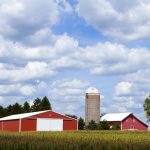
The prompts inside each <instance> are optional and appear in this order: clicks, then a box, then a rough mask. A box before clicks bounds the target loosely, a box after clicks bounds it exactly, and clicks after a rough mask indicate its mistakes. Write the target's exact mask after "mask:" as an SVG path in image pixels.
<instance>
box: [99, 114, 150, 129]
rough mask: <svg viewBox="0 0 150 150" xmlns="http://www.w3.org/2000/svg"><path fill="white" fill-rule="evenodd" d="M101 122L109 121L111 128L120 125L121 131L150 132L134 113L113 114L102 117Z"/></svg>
mask: <svg viewBox="0 0 150 150" xmlns="http://www.w3.org/2000/svg"><path fill="white" fill-rule="evenodd" d="M100 120H101V121H104V120H105V121H108V122H109V126H110V128H113V126H114V125H115V124H119V126H120V128H121V130H143V131H147V130H148V125H147V124H145V123H144V122H143V121H141V120H140V119H138V118H137V117H135V115H133V113H111V114H105V115H103V116H102V117H101V119H100Z"/></svg>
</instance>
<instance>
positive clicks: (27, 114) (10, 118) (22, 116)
mask: <svg viewBox="0 0 150 150" xmlns="http://www.w3.org/2000/svg"><path fill="white" fill-rule="evenodd" d="M47 111H50V110H44V111H38V112H31V113H23V114H17V115H11V116H7V117H4V118H0V121H3V120H15V119H22V118H26V117H30V116H33V115H38V114H40V113H44V112H47Z"/></svg>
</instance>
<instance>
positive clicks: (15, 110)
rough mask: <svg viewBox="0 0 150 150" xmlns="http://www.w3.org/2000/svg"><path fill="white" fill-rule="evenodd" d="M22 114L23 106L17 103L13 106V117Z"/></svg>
mask: <svg viewBox="0 0 150 150" xmlns="http://www.w3.org/2000/svg"><path fill="white" fill-rule="evenodd" d="M21 112H22V106H21V105H19V104H18V103H15V104H14V105H12V108H11V115H13V114H20V113H21Z"/></svg>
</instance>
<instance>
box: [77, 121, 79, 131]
mask: <svg viewBox="0 0 150 150" xmlns="http://www.w3.org/2000/svg"><path fill="white" fill-rule="evenodd" d="M78 130H79V129H78V120H77V131H78Z"/></svg>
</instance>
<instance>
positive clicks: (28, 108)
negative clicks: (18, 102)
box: [22, 101, 31, 113]
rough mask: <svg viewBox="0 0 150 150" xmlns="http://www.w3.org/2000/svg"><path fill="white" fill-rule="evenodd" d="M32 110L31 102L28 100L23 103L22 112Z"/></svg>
mask: <svg viewBox="0 0 150 150" xmlns="http://www.w3.org/2000/svg"><path fill="white" fill-rule="evenodd" d="M30 111H31V108H30V105H29V103H28V102H27V101H26V102H25V103H24V104H23V108H22V112H24V113H28V112H30Z"/></svg>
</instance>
